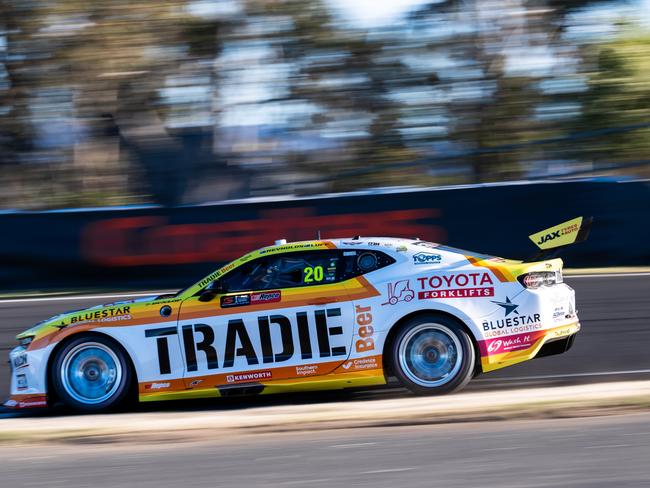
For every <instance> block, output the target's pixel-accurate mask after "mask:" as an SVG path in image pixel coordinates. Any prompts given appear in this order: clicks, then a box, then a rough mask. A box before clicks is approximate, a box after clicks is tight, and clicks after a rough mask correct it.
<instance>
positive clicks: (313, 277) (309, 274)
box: [303, 266, 323, 283]
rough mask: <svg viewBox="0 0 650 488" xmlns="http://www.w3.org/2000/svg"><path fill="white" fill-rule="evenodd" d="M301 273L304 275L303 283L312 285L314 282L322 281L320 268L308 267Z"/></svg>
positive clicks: (321, 269)
mask: <svg viewBox="0 0 650 488" xmlns="http://www.w3.org/2000/svg"><path fill="white" fill-rule="evenodd" d="M303 271H304V273H305V283H313V282H314V281H323V267H322V266H314V267H313V268H312V267H310V266H308V267H306V268H305V269H304V270H303Z"/></svg>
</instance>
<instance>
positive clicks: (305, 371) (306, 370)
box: [296, 364, 318, 376]
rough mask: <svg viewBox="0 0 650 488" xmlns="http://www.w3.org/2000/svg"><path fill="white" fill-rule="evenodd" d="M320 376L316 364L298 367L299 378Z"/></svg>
mask: <svg viewBox="0 0 650 488" xmlns="http://www.w3.org/2000/svg"><path fill="white" fill-rule="evenodd" d="M315 374H318V366H317V365H315V364H307V365H305V366H296V375H297V376H312V375H315Z"/></svg>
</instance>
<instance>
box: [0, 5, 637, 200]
mask: <svg viewBox="0 0 650 488" xmlns="http://www.w3.org/2000/svg"><path fill="white" fill-rule="evenodd" d="M600 3H601V2H598V1H579V2H575V1H574V2H565V1H559V0H546V1H545V0H537V1H533V0H507V1H503V0H464V1H460V0H443V1H432V2H428V3H427V2H423V4H422V5H421V6H420V7H418V8H416V9H414V10H413V11H412V12H411V13H410V14H409V15H408V16H407V17H406V20H405V21H396V22H395V24H394V25H388V26H381V27H378V28H374V29H369V30H368V29H362V28H360V27H358V26H355V25H354V24H353V23H351V22H349V21H346V20H345V19H344V17H342V16H341V14H340V13H337V12H335V11H333V10H332V9H331V7H330V5H329V3H327V2H326V0H275V1H269V0H214V1H210V0H193V1H183V0H169V1H159V2H150V1H145V0H140V1H135V2H133V1H131V2H128V1H126V0H119V1H106V2H95V1H90V2H82V1H79V0H59V1H47V2H46V1H44V0H21V1H16V2H8V1H6V0H4V1H3V0H0V164H1V166H0V167H1V168H2V169H1V170H0V171H1V173H0V180H1V181H2V184H3V187H4V188H5V192H4V193H3V194H2V195H1V196H0V198H1V199H2V201H0V205H2V206H4V207H10V206H22V207H30V206H31V207H60V206H71V205H108V204H123V203H143V202H153V203H161V204H164V205H176V204H179V203H184V202H196V201H205V200H212V199H220V198H226V197H246V196H250V195H260V194H270V193H287V192H298V193H305V192H322V191H332V190H351V189H358V188H367V187H372V186H384V185H413V184H415V185H423V184H426V185H431V184H445V183H467V182H486V181H500V180H505V179H520V178H529V177H538V176H544V175H545V174H549V173H550V174H554V173H556V172H557V171H558V170H559V171H560V172H562V171H571V170H572V169H573V168H582V167H583V166H584V164H585V163H587V164H591V163H592V162H594V164H596V165H597V164H598V162H599V161H606V160H607V161H611V160H612V159H616V160H621V161H631V160H634V159H640V158H643V157H644V154H645V152H646V147H645V145H646V142H645V140H646V139H647V138H645V137H643V136H644V135H645V134H646V132H647V131H646V132H641V131H635V132H630V133H627V134H620V135H612V136H607V137H604V138H596V139H589V140H581V141H580V142H577V143H575V144H574V143H571V142H569V143H566V142H558V143H556V144H544V145H540V144H535V141H538V140H540V139H544V138H558V140H562V137H564V136H566V135H567V134H570V133H573V132H577V131H582V130H585V129H587V130H593V129H596V128H601V127H612V126H619V125H626V124H633V123H637V122H643V121H646V120H648V118H647V111H648V110H649V109H650V108H649V105H648V100H649V94H650V92H649V91H648V82H647V79H648V74H649V73H648V72H649V71H650V62H649V61H648V59H650V58H648V54H650V52H649V51H650V48H648V46H649V45H650V44H649V39H650V38H649V37H648V34H647V33H644V32H642V31H640V30H639V29H638V28H637V27H634V28H632V27H629V28H626V29H625V31H624V33H623V34H621V36H620V37H616V38H606V39H602V38H601V39H595V40H594V39H585V38H581V37H580V36H576V35H570V30H571V28H572V27H573V26H572V24H573V23H575V22H577V20H576V19H582V18H583V17H586V16H585V15H584V13H585V12H587V11H588V9H589V8H591V7H592V6H593V5H597V4H600ZM580 22H589V21H588V20H580Z"/></svg>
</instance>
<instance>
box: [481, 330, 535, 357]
mask: <svg viewBox="0 0 650 488" xmlns="http://www.w3.org/2000/svg"><path fill="white" fill-rule="evenodd" d="M542 335H543V333H541V334H540V333H539V332H537V333H528V334H517V335H512V336H508V337H503V338H499V339H491V340H487V341H485V343H484V348H485V351H486V352H487V355H494V354H503V353H506V352H515V351H521V350H522V349H528V348H530V347H531V346H533V345H534V344H535V342H536V341H537V340H538V339H539V338H540V337H541V336H542Z"/></svg>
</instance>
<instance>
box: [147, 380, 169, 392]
mask: <svg viewBox="0 0 650 488" xmlns="http://www.w3.org/2000/svg"><path fill="white" fill-rule="evenodd" d="M170 386H172V385H171V383H169V382H165V383H149V384H148V385H144V389H145V390H164V389H165V388H169V387H170Z"/></svg>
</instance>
